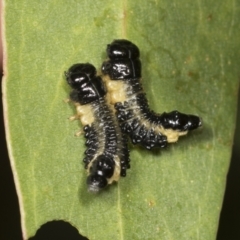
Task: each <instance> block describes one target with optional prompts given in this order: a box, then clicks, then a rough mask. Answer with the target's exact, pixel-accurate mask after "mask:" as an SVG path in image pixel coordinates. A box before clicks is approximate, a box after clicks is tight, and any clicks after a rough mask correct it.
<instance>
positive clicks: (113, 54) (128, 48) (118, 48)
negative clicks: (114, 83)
mask: <svg viewBox="0 0 240 240" xmlns="http://www.w3.org/2000/svg"><path fill="white" fill-rule="evenodd" d="M107 55H108V57H109V58H110V59H119V58H124V59H126V58H129V59H136V58H139V56H140V52H139V49H138V47H137V46H136V45H135V44H134V43H132V42H130V41H128V40H125V39H118V40H114V41H113V42H112V43H111V44H108V45H107Z"/></svg>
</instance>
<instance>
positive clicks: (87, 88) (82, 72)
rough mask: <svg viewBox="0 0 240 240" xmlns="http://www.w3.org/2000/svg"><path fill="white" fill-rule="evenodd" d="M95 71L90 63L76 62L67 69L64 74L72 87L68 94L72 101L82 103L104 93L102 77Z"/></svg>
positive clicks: (96, 98) (88, 101) (91, 100)
mask: <svg viewBox="0 0 240 240" xmlns="http://www.w3.org/2000/svg"><path fill="white" fill-rule="evenodd" d="M96 73H97V71H96V68H95V67H94V66H93V65H92V64H90V63H77V64H74V65H73V66H71V67H70V68H69V69H68V71H67V72H66V73H65V76H66V80H67V82H68V84H69V85H70V86H71V87H72V88H73V89H74V90H73V91H72V93H71V95H70V98H71V99H72V100H73V101H75V102H79V103H80V104H82V105H83V104H87V103H90V102H93V101H95V100H98V99H99V98H100V97H102V96H104V95H105V94H106V91H105V88H104V85H103V83H102V79H101V78H100V77H97V76H96Z"/></svg>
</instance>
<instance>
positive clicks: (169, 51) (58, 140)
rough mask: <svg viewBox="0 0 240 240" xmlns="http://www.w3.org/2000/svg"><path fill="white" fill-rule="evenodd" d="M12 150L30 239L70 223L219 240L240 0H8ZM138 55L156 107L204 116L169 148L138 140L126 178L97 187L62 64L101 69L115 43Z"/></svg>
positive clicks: (98, 233) (6, 82) (102, 235)
mask: <svg viewBox="0 0 240 240" xmlns="http://www.w3.org/2000/svg"><path fill="white" fill-rule="evenodd" d="M3 7H4V19H5V23H4V50H5V65H4V75H5V76H4V79H3V100H4V115H5V126H6V134H7V143H8V150H9V155H10V161H11V166H12V171H13V174H14V179H15V184H16V188H17V193H18V197H19V204H20V210H21V221H22V222H21V224H22V231H23V237H24V239H27V238H29V237H30V236H33V235H34V234H35V233H36V231H37V229H38V228H39V227H40V226H41V225H42V224H44V223H46V222H48V221H52V220H59V219H62V220H64V221H68V222H69V223H71V224H72V225H73V226H74V227H76V228H77V229H78V231H79V233H81V234H82V235H83V236H86V237H87V238H89V239H90V240H93V239H100V240H108V239H116V240H117V239H144V240H146V239H149V240H150V239H151V240H153V239H156V240H158V239H162V240H165V239H166V240H167V239H178V240H185V239H204V240H206V239H215V237H216V231H217V226H218V219H219V214H220V210H221V205H222V199H223V194H224V188H225V181H226V174H227V170H228V166H229V160H230V156H231V149H232V140H233V133H234V127H235V117H236V100H237V89H238V84H239V65H240V59H239V55H240V42H239V39H240V29H239V20H240V4H239V1H236V0H232V1H224V0H218V1H206V0H199V1H190V0H182V1H176V0H174V1H167V0H163V1H159V0H154V1H153V0H150V1H143V0H140V1H134V0H129V1H117V0H112V1H110V0H105V1H100V0H95V1H83V0H79V1H76V0H69V1H63V0H59V1H54V0H48V1H46V0H43V1H30V0H4V3H3ZM122 38H125V39H128V40H130V41H132V42H134V43H135V44H137V45H138V46H139V48H140V50H141V61H142V66H143V74H142V75H143V79H142V83H143V85H144V88H145V90H146V93H147V97H148V99H149V103H150V106H151V108H152V109H154V110H155V111H156V112H159V113H161V112H164V111H167V112H168V111H172V110H179V111H180V112H184V113H191V114H196V115H199V116H201V117H202V119H203V127H202V129H200V130H197V131H195V132H192V133H190V134H188V135H187V136H186V137H182V138H181V139H180V140H179V142H178V143H175V144H172V145H171V146H170V147H168V148H167V149H165V150H161V151H160V150H155V151H147V150H144V149H142V148H140V147H137V146H132V145H130V151H131V152H130V154H131V169H130V170H128V172H127V177H126V178H121V179H120V181H119V182H118V183H116V184H113V185H111V186H109V187H108V188H107V189H105V190H104V191H102V192H101V193H100V194H97V195H96V194H95V195H94V194H90V193H89V192H87V187H86V172H85V170H84V167H83V163H82V159H83V156H84V151H85V145H84V142H85V139H84V137H83V136H80V137H75V136H74V133H75V132H77V131H78V130H79V129H81V128H82V125H81V123H79V122H70V121H69V120H68V118H69V117H70V116H71V115H73V114H74V113H75V109H74V107H73V106H72V105H71V104H68V103H66V102H65V101H64V100H65V99H67V98H68V96H69V92H70V88H69V87H68V86H67V83H66V81H65V79H64V71H66V70H67V69H68V68H69V67H70V66H71V65H72V64H74V63H77V62H82V63H84V62H90V63H92V64H94V65H95V66H96V67H97V68H98V69H100V66H101V63H102V61H103V60H104V59H105V58H106V52H105V49H106V45H107V44H108V43H110V42H112V40H113V39H122Z"/></svg>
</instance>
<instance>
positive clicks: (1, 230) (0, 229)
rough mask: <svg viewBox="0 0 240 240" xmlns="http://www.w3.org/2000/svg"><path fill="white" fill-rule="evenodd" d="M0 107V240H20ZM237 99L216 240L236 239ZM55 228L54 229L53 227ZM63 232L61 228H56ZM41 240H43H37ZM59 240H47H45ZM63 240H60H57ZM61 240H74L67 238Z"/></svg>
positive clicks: (239, 199) (239, 193)
mask: <svg viewBox="0 0 240 240" xmlns="http://www.w3.org/2000/svg"><path fill="white" fill-rule="evenodd" d="M2 112H3V110H2V104H1V105H0V113H1V118H0V142H1V162H0V240H21V239H22V235H21V228H20V213H19V206H18V200H17V195H16V190H15V186H14V182H13V176H12V172H11V168H10V162H9V159H8V153H7V148H6V141H5V132H4V124H3V116H2ZM239 146H240V98H239V101H238V116H237V128H236V131H235V138H234V145H233V153H232V160H231V165H230V170H229V173H228V178H227V188H226V193H225V198H224V203H223V209H222V212H221V217H220V224H219V230H218V236H217V240H239V239H240V162H239V158H240V148H239ZM54 226H55V225H54ZM57 226H59V228H56V227H55V229H58V230H60V229H63V227H62V225H57ZM39 239H40V238H39ZM41 239H46V237H45V238H41ZM51 239H52V240H55V239H60V238H59V237H57V238H56V237H50V238H47V240H51ZM61 239H63V238H61ZM64 239H70V240H71V239H76V238H74V237H68V238H64Z"/></svg>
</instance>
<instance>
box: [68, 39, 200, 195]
mask: <svg viewBox="0 0 240 240" xmlns="http://www.w3.org/2000/svg"><path fill="white" fill-rule="evenodd" d="M107 55H108V59H107V60H106V61H104V63H103V64H102V67H101V72H102V74H97V71H96V68H95V67H94V66H93V65H92V64H90V63H78V64H74V65H73V66H71V67H70V68H69V70H68V71H67V72H66V73H65V76H66V80H67V82H68V84H69V85H70V86H71V87H72V88H73V90H72V92H71V93H70V99H71V101H72V102H73V103H74V104H75V106H76V111H77V114H76V115H75V116H74V118H75V119H80V121H81V123H82V125H83V126H84V127H83V130H84V132H85V138H86V146H87V149H86V151H85V158H84V159H83V162H84V164H85V168H86V169H87V172H88V177H87V185H88V190H89V191H91V192H98V191H99V190H101V189H103V188H105V187H106V186H107V185H108V184H111V183H112V182H114V181H118V180H119V178H120V176H122V177H125V176H126V171H127V169H129V168H130V159H129V150H128V146H127V145H128V143H127V136H128V137H129V138H130V139H131V141H132V143H133V144H139V145H141V146H143V147H145V148H146V149H149V150H150V149H152V148H164V147H166V146H167V145H168V143H172V142H176V141H177V140H178V138H179V137H180V136H183V135H186V134H187V133H188V131H191V130H194V129H197V128H198V127H200V126H201V125H202V121H201V118H200V117H198V116H195V115H190V114H184V113H181V112H178V111H176V110H175V111H172V112H169V113H166V112H164V113H162V114H158V113H155V112H153V111H152V110H150V108H149V105H148V101H147V99H146V94H145V93H144V90H143V88H142V84H141V61H140V59H139V57H140V52H139V49H138V47H137V46H136V45H135V44H133V43H132V42H130V41H128V40H124V39H120V40H114V41H113V42H112V43H111V44H109V45H107Z"/></svg>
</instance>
